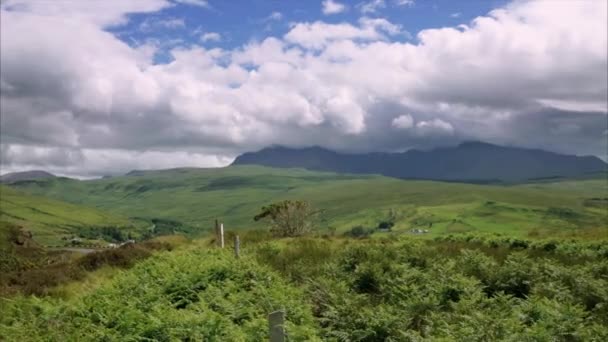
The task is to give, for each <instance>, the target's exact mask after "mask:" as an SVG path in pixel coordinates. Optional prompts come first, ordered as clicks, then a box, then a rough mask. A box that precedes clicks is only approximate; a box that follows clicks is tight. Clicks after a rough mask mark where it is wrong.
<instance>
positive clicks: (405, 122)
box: [391, 114, 414, 129]
mask: <svg viewBox="0 0 608 342" xmlns="http://www.w3.org/2000/svg"><path fill="white" fill-rule="evenodd" d="M391 125H392V126H393V127H395V128H397V129H407V128H411V127H413V126H414V119H413V118H412V116H411V115H409V114H403V115H399V116H398V117H396V118H394V119H393V121H392V123H391Z"/></svg>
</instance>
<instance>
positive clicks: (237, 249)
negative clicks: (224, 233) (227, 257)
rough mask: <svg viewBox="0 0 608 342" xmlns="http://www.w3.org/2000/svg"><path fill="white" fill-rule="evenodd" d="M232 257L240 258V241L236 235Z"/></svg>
mask: <svg viewBox="0 0 608 342" xmlns="http://www.w3.org/2000/svg"><path fill="white" fill-rule="evenodd" d="M234 256H236V258H237V259H238V258H239V257H240V256H241V240H240V239H239V236H238V235H236V236H235V237H234Z"/></svg>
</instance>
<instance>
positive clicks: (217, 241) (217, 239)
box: [215, 219, 220, 246]
mask: <svg viewBox="0 0 608 342" xmlns="http://www.w3.org/2000/svg"><path fill="white" fill-rule="evenodd" d="M215 244H216V245H217V246H219V245H220V223H219V221H218V220H217V219H215Z"/></svg>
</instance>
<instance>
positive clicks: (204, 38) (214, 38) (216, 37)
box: [201, 32, 222, 42]
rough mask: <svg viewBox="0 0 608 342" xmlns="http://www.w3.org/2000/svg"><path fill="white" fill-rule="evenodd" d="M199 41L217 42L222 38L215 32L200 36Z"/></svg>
mask: <svg viewBox="0 0 608 342" xmlns="http://www.w3.org/2000/svg"><path fill="white" fill-rule="evenodd" d="M201 40H202V41H203V42H208V41H212V42H219V41H220V40H222V36H221V35H220V34H219V33H217V32H205V33H203V34H202V35H201Z"/></svg>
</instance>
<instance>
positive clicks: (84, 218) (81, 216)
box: [0, 186, 135, 246]
mask: <svg viewBox="0 0 608 342" xmlns="http://www.w3.org/2000/svg"><path fill="white" fill-rule="evenodd" d="M8 225H16V226H20V227H23V228H25V229H26V230H28V231H30V232H31V233H32V234H33V239H34V241H36V242H38V243H40V244H42V245H47V246H48V245H51V246H57V245H63V244H65V243H66V242H65V241H63V240H62V238H64V237H66V238H67V237H70V236H78V235H79V234H81V233H86V234H88V235H90V237H91V238H96V237H97V236H96V235H97V234H96V232H97V231H99V230H102V229H103V228H104V227H118V228H119V229H125V230H129V229H133V228H134V227H135V226H134V223H133V222H131V221H130V220H129V219H127V218H126V217H124V216H120V215H113V214H109V213H107V212H103V211H101V210H99V209H94V208H89V207H86V206H82V205H75V204H70V203H66V202H62V201H59V200H54V199H50V198H46V197H41V196H35V195H29V194H25V193H23V192H22V191H18V190H15V189H13V188H10V187H7V186H0V229H7V227H8ZM100 237H101V235H100Z"/></svg>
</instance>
